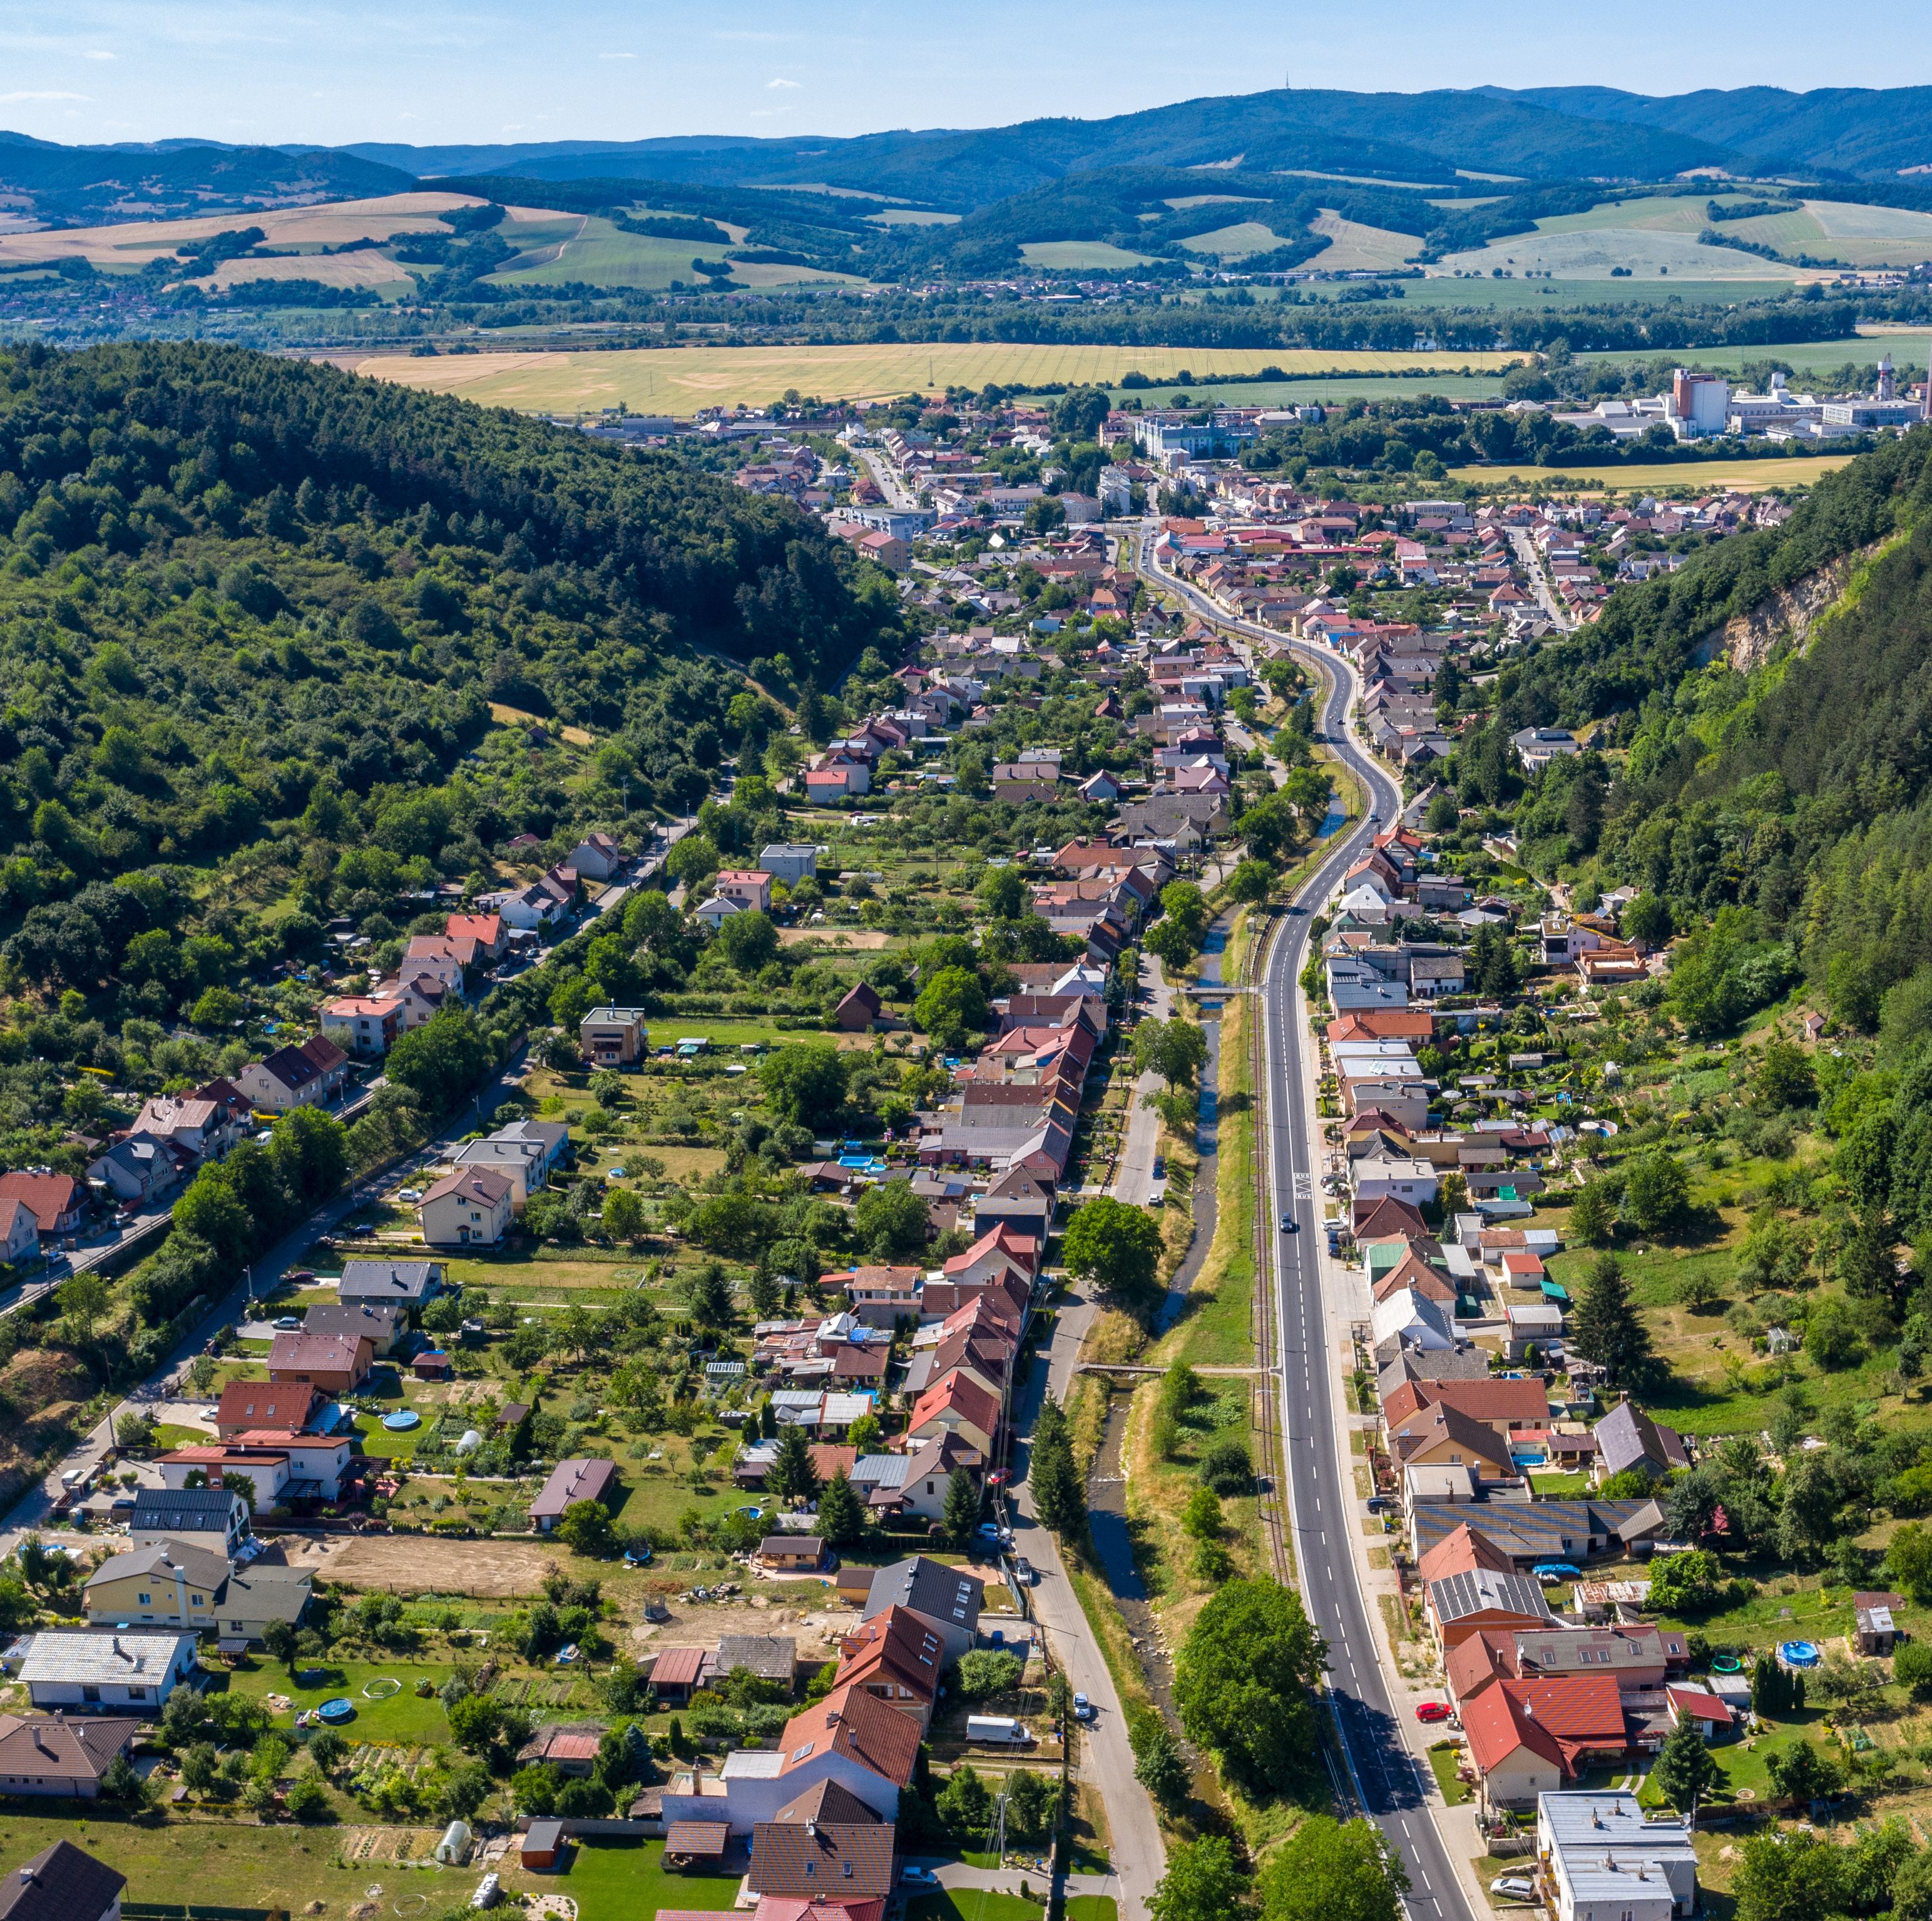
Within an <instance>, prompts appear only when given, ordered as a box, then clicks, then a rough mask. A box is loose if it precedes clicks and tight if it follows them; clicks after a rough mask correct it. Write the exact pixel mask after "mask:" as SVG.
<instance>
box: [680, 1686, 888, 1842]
mask: <svg viewBox="0 0 1932 1921" xmlns="http://www.w3.org/2000/svg"><path fill="white" fill-rule="evenodd" d="M918 1755H919V1729H918V1728H916V1726H915V1725H913V1722H912V1720H911V1719H910V1716H906V1715H904V1714H901V1713H898V1711H897V1710H895V1709H893V1708H892V1707H889V1706H887V1705H886V1703H884V1702H883V1701H877V1700H874V1698H873V1697H872V1696H871V1695H868V1694H867V1693H866V1692H864V1691H863V1690H862V1689H859V1688H856V1687H843V1688H835V1689H834V1690H833V1691H832V1692H831V1693H830V1694H829V1695H826V1697H825V1698H824V1699H823V1701H817V1702H815V1703H814V1704H812V1705H811V1707H807V1708H805V1709H803V1710H802V1711H801V1712H800V1713H798V1714H796V1715H794V1716H793V1718H792V1719H791V1720H790V1721H789V1722H787V1724H786V1725H785V1728H784V1732H783V1733H782V1734H781V1735H780V1736H779V1737H778V1745H777V1747H776V1748H775V1749H752V1748H738V1749H733V1751H732V1752H731V1753H730V1754H729V1755H727V1756H726V1757H725V1761H724V1768H723V1770H721V1773H718V1774H716V1775H707V1776H693V1775H690V1774H679V1775H674V1776H673V1777H672V1778H671V1779H670V1782H667V1784H666V1786H665V1788H664V1800H663V1812H664V1820H665V1821H666V1822H667V1823H670V1822H672V1821H711V1822H716V1821H723V1822H724V1823H725V1824H727V1826H728V1827H729V1829H730V1832H731V1833H733V1834H739V1835H754V1834H755V1833H756V1832H757V1828H758V1826H759V1824H760V1823H762V1822H767V1821H774V1820H775V1819H776V1818H777V1816H778V1812H779V1811H780V1810H781V1809H784V1808H786V1807H788V1806H791V1805H792V1804H793V1803H795V1802H796V1801H797V1800H799V1799H800V1797H802V1796H803V1795H805V1794H808V1793H809V1792H810V1791H811V1790H813V1789H814V1788H817V1786H818V1785H819V1784H820V1782H835V1783H836V1784H837V1785H838V1786H839V1787H841V1788H843V1789H844V1791H846V1792H847V1794H850V1795H852V1796H853V1797H854V1798H855V1799H856V1800H859V1801H860V1802H862V1803H864V1805H865V1806H867V1807H868V1808H870V1809H871V1810H872V1812H874V1814H876V1815H878V1816H879V1817H880V1818H881V1819H882V1820H885V1821H892V1820H894V1819H895V1818H896V1817H897V1815H898V1804H899V1794H900V1791H901V1789H903V1788H905V1787H906V1786H907V1785H909V1784H910V1782H911V1780H912V1776H913V1767H914V1766H915V1764H916V1761H917V1759H918Z"/></svg>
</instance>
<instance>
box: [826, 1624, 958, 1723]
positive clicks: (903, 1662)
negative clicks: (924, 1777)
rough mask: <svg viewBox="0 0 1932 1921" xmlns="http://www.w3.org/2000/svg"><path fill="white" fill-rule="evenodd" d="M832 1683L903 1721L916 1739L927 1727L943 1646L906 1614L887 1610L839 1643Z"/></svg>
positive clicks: (941, 1662)
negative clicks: (861, 1694) (854, 1690)
mask: <svg viewBox="0 0 1932 1921" xmlns="http://www.w3.org/2000/svg"><path fill="white" fill-rule="evenodd" d="M839 1650H840V1659H839V1663H838V1682H839V1685H840V1686H841V1687H842V1686H850V1687H856V1688H860V1689H863V1690H864V1692H865V1693H867V1694H868V1695H871V1696H873V1697H874V1699H876V1700H879V1701H883V1702H885V1703H886V1705H887V1706H888V1707H894V1708H896V1709H897V1710H898V1711H899V1713H901V1714H904V1715H907V1716H910V1718H911V1719H913V1721H914V1722H916V1723H917V1724H918V1726H919V1731H920V1733H921V1734H923V1733H924V1732H925V1731H926V1728H927V1727H928V1726H929V1725H930V1723H931V1722H932V1707H933V1703H934V1702H935V1701H937V1700H938V1697H939V1683H940V1676H941V1672H942V1671H943V1670H944V1666H945V1659H946V1647H945V1644H944V1642H943V1641H941V1638H939V1636H938V1635H937V1634H936V1633H935V1632H934V1631H933V1629H932V1628H930V1627H929V1626H927V1625H926V1623H925V1622H924V1621H922V1620H920V1619H919V1617H918V1616H917V1615H916V1614H913V1612H912V1611H910V1609H909V1608H899V1607H889V1608H886V1611H885V1612H884V1613H883V1614H874V1616H873V1617H871V1620H868V1621H866V1622H865V1623H863V1624H862V1625H861V1626H859V1629H857V1630H856V1632H853V1633H852V1634H849V1635H846V1636H845V1637H844V1639H843V1640H842V1641H841V1642H840V1643H839Z"/></svg>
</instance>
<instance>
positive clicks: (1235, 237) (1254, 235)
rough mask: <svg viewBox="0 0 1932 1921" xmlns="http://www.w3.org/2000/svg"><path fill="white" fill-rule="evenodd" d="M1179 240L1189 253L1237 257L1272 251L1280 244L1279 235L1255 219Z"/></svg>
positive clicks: (1233, 258) (1227, 257)
mask: <svg viewBox="0 0 1932 1921" xmlns="http://www.w3.org/2000/svg"><path fill="white" fill-rule="evenodd" d="M1181 244H1182V245H1183V246H1184V247H1186V248H1187V251H1188V252H1189V253H1214V254H1218V255H1219V256H1220V258H1221V259H1223V260H1240V259H1245V258H1246V257H1247V256H1248V255H1249V254H1250V253H1273V252H1274V250H1275V249H1276V248H1277V247H1279V246H1280V244H1281V235H1280V234H1278V233H1277V232H1275V231H1274V229H1273V228H1272V227H1268V226H1263V225H1262V223H1261V222H1260V221H1259V220H1238V221H1236V222H1235V224H1234V225H1233V226H1217V227H1215V228H1214V229H1211V231H1209V232H1206V233H1197V234H1196V235H1194V237H1193V238H1192V239H1191V240H1186V241H1182V242H1181Z"/></svg>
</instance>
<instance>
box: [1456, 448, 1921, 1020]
mask: <svg viewBox="0 0 1932 1921" xmlns="http://www.w3.org/2000/svg"><path fill="white" fill-rule="evenodd" d="M1833 562H1838V563H1839V564H1840V566H1841V571H1842V573H1843V580H1844V584H1843V587H1842V589H1841V590H1838V591H1837V592H1835V593H1833V594H1832V595H1830V596H1829V599H1828V604H1827V605H1826V610H1825V611H1824V612H1823V613H1822V615H1821V616H1820V617H1819V618H1818V619H1816V620H1815V621H1814V622H1813V623H1812V625H1811V628H1810V631H1809V634H1808V639H1807V640H1806V642H1805V643H1804V644H1803V645H1802V646H1800V645H1798V644H1796V643H1794V642H1793V641H1792V640H1790V638H1789V637H1787V638H1785V639H1784V640H1780V641H1778V642H1777V643H1775V644H1774V645H1773V646H1772V650H1771V652H1770V655H1769V658H1768V659H1766V660H1765V661H1763V662H1762V664H1759V665H1757V666H1756V667H1754V668H1753V669H1752V670H1751V671H1750V672H1748V673H1745V672H1740V671H1739V670H1737V669H1736V667H1733V666H1732V665H1731V664H1730V661H1729V660H1728V658H1727V656H1726V654H1725V652H1724V648H1723V646H1722V644H1721V637H1722V629H1723V627H1724V623H1725V622H1727V621H1729V620H1730V619H1733V618H1734V617H1736V616H1749V615H1751V614H1752V613H1754V610H1755V611H1757V612H1758V613H1760V614H1762V613H1763V612H1764V610H1766V608H1767V607H1768V606H1769V607H1772V608H1774V609H1775V607H1777V605H1778V602H1777V601H1776V600H1775V597H1776V596H1778V595H1782V594H1784V593H1786V592H1787V591H1788V590H1790V589H1794V588H1802V586H1804V585H1805V583H1811V584H1812V585H1813V586H1814V587H1817V586H1820V585H1823V584H1827V583H1829V580H1831V578H1832V577H1827V582H1826V583H1820V581H1819V580H1818V574H1819V570H1820V569H1821V568H1825V567H1826V566H1828V565H1831V564H1832V563H1833ZM1706 662H1708V664H1704V663H1706ZM1559 718H1561V719H1562V720H1563V721H1567V722H1569V723H1571V724H1583V723H1584V722H1586V721H1592V720H1597V721H1602V722H1604V725H1602V726H1601V727H1600V729H1599V730H1598V733H1597V734H1596V736H1595V741H1596V742H1597V744H1600V745H1604V746H1605V747H1607V748H1611V749H1613V751H1611V752H1610V753H1608V754H1605V755H1604V756H1603V757H1601V758H1600V757H1598V756H1595V755H1589V756H1586V757H1585V758H1584V759H1583V760H1582V761H1580V762H1573V763H1560V764H1559V767H1558V768H1557V769H1556V770H1553V776H1551V775H1546V776H1545V777H1544V779H1543V780H1542V781H1541V782H1540V783H1539V784H1538V787H1536V788H1535V790H1532V793H1531V794H1530V796H1529V797H1528V799H1527V802H1526V805H1525V806H1523V808H1520V810H1519V826H1520V830H1521V831H1522V832H1523V835H1524V836H1525V838H1526V843H1527V844H1528V847H1529V850H1530V855H1531V858H1532V859H1534V860H1535V862H1536V863H1537V864H1538V865H1539V866H1541V867H1546V868H1547V867H1553V866H1554V865H1556V864H1558V863H1559V862H1569V863H1571V864H1573V865H1575V866H1576V867H1577V868H1579V869H1580V871H1582V872H1583V873H1584V874H1589V875H1596V876H1599V877H1601V880H1602V882H1603V884H1604V886H1608V885H1609V884H1610V882H1611V881H1612V880H1622V881H1625V882H1628V883H1631V884H1632V885H1634V886H1638V887H1640V888H1642V889H1645V890H1646V892H1649V893H1650V894H1652V895H1655V896H1658V897H1661V898H1662V899H1663V900H1664V901H1666V902H1667V903H1668V904H1669V906H1670V910H1671V914H1672V917H1673V919H1674V921H1675V923H1676V925H1677V926H1678V927H1679V928H1697V927H1700V926H1706V927H1708V926H1709V925H1710V924H1711V923H1712V919H1713V917H1714V916H1716V917H1717V919H1718V931H1719V936H1720V937H1719V939H1718V940H1717V941H1716V942H1715V943H1711V942H1710V941H1709V940H1708V939H1707V940H1706V943H1705V944H1706V945H1710V946H1713V948H1714V952H1715V949H1720V948H1721V949H1723V950H1724V956H1725V957H1727V958H1725V959H1724V964H1722V965H1721V966H1718V968H1717V969H1716V970H1715V972H1714V973H1713V975H1712V980H1713V981H1714V982H1715V984H1716V986H1717V987H1718V988H1719V989H1720V990H1721V992H1720V993H1719V996H1718V997H1719V999H1721V1001H1722V1002H1723V1003H1724V1004H1723V1005H1721V1006H1718V1005H1715V1004H1714V1005H1713V1006H1712V1008H1709V1009H1706V1010H1704V1013H1705V1015H1706V1017H1704V1018H1703V1019H1701V1020H1700V1022H1699V1023H1698V1024H1701V1025H1703V1026H1707V1027H1721V1026H1724V1025H1725V1024H1727V1017H1737V1016H1739V1015H1741V1014H1743V1013H1746V1012H1748V1011H1750V1006H1751V1004H1753V1003H1754V1002H1755V1003H1757V1004H1762V1002H1763V1001H1764V1000H1766V999H1772V998H1775V997H1776V995H1777V993H1779V992H1781V991H1782V990H1783V987H1784V986H1785V985H1788V984H1790V982H1791V981H1793V980H1795V979H1796V978H1799V976H1800V975H1802V976H1803V977H1805V978H1807V979H1808V981H1810V982H1811V984H1812V986H1813V987H1814V990H1817V992H1818V993H1820V994H1821V995H1823V996H1827V997H1828V998H1829V1002H1830V1003H1831V1005H1832V1008H1833V1010H1834V1011H1835V1012H1837V1013H1838V1014H1839V1015H1840V1016H1841V1018H1843V1019H1845V1020H1847V1021H1848V1022H1849V1023H1850V1024H1852V1025H1854V1026H1860V1027H1864V1028H1867V1029H1869V1028H1870V1027H1871V1026H1873V1025H1874V1024H1875V1023H1876V1022H1877V1021H1878V1020H1879V1017H1880V1012H1881V1008H1882V1005H1883V1003H1884V997H1885V995H1886V994H1887V993H1888V990H1891V989H1893V988H1894V987H1897V986H1899V984H1901V983H1904V982H1907V981H1910V980H1911V979H1912V977H1913V976H1914V975H1915V974H1918V975H1919V976H1920V979H1921V981H1923V982H1924V984H1925V987H1926V993H1924V994H1923V995H1920V994H1919V993H1918V988H1917V987H1914V988H1913V989H1912V993H1913V995H1914V996H1917V997H1918V998H1921V999H1925V1001H1926V1008H1927V1014H1928V1015H1932V971H1927V972H1921V970H1932V429H1923V428H1921V429H1920V430H1917V431H1915V432H1914V433H1912V434H1910V435H1909V436H1906V437H1905V438H1903V439H1900V440H1894V441H1891V442H1887V443H1886V444H1885V445H1883V446H1882V447H1881V448H1879V449H1878V450H1877V451H1875V452H1873V453H1872V454H1867V455H1865V456H1864V457H1862V458H1861V459H1859V460H1856V461H1855V462H1853V463H1851V464H1850V465H1849V466H1847V467H1846V468H1845V469H1843V470H1842V471H1841V472H1839V473H1838V474H1837V475H1834V476H1833V477H1832V478H1829V479H1828V480H1826V481H1823V483H1821V484H1820V486H1819V487H1817V490H1815V492H1814V493H1813V495H1812V496H1811V498H1810V499H1808V501H1807V502H1805V504H1804V505H1802V506H1801V507H1800V508H1799V511H1797V512H1796V514H1794V515H1793V517H1792V519H1791V520H1790V521H1789V522H1788V523H1787V524H1786V526H1784V527H1783V528H1781V529H1776V530H1775V531H1769V532H1758V533H1754V534H1750V535H1742V536H1736V537H1733V538H1731V539H1730V540H1727V541H1724V542H1723V543H1721V544H1720V545H1718V547H1715V548H1712V549H1711V550H1709V552H1708V553H1706V554H1705V555H1703V556H1700V558H1698V559H1697V560H1695V561H1694V562H1693V563H1692V564H1691V565H1689V566H1687V567H1686V568H1685V569H1684V570H1683V571H1682V572H1681V573H1679V574H1676V575H1675V576H1673V577H1668V578H1666V579H1661V580H1656V581H1654V582H1652V583H1646V585H1645V586H1642V587H1640V588H1637V589H1619V592H1617V593H1616V595H1614V596H1613V598H1612V599H1611V601H1610V604H1609V606H1608V607H1607V610H1606V612H1605V613H1604V617H1603V618H1602V619H1601V620H1600V621H1599V622H1597V623H1596V624H1595V625H1594V626H1592V627H1591V628H1589V629H1587V630H1586V631H1585V633H1584V634H1583V635H1581V636H1580V637H1577V639H1575V640H1571V641H1569V642H1566V643H1563V644H1562V645H1560V646H1556V647H1553V648H1550V649H1546V650H1544V652H1542V653H1541V654H1540V655H1538V656H1537V657H1536V658H1535V659H1533V660H1532V661H1528V662H1526V663H1525V664H1523V665H1522V666H1521V667H1513V668H1511V669H1509V670H1506V671H1505V674H1504V675H1503V676H1502V678H1501V679H1500V680H1499V718H1498V721H1497V723H1496V725H1497V727H1498V728H1499V729H1501V728H1507V727H1517V726H1522V725H1524V724H1529V723H1530V722H1532V721H1535V722H1543V721H1552V720H1556V719H1559ZM1614 750H1622V751H1614ZM1463 758H1464V759H1465V760H1466V761H1467V762H1468V763H1469V768H1468V770H1467V771H1468V775H1469V776H1471V777H1472V776H1473V775H1474V774H1475V768H1476V766H1477V763H1478V758H1479V756H1478V754H1475V753H1472V751H1471V750H1470V749H1469V748H1466V749H1465V750H1464V751H1463ZM1491 758H1492V760H1493V754H1492V755H1491ZM1606 783H1607V784H1606ZM1727 908H1730V909H1733V910H1740V911H1737V912H1734V913H1731V914H1729V915H1725V914H1724V913H1722V911H1721V910H1724V909H1727ZM1731 961H1736V962H1737V964H1738V966H1739V968H1742V969H1743V972H1742V973H1740V974H1739V975H1737V978H1730V972H1731V970H1730V963H1731ZM1753 969H1755V972H1753ZM1747 976H1748V978H1747ZM1687 978H1688V975H1687ZM1700 978H1701V975H1700ZM1754 982H1755V984H1753V983H1754Z"/></svg>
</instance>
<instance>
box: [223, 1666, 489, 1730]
mask: <svg viewBox="0 0 1932 1921" xmlns="http://www.w3.org/2000/svg"><path fill="white" fill-rule="evenodd" d="M323 1665H324V1669H325V1671H326V1674H327V1675H328V1677H329V1678H328V1679H327V1680H325V1681H323V1682H322V1683H320V1684H319V1685H317V1686H314V1687H299V1686H296V1683H294V1682H293V1681H292V1680H290V1679H289V1673H288V1670H287V1668H284V1667H282V1666H281V1665H279V1664H278V1663H277V1662H271V1661H266V1660H263V1659H260V1658H258V1657H255V1656H251V1657H250V1662H249V1665H248V1666H246V1667H244V1668H237V1669H236V1671H234V1672H233V1674H223V1675H220V1676H217V1677H216V1680H215V1681H214V1687H215V1688H216V1689H220V1686H222V1683H223V1681H224V1680H225V1681H226V1684H227V1686H229V1689H232V1690H233V1692H235V1693H236V1694H240V1695H250V1696H251V1697H254V1698H260V1696H262V1695H266V1694H278V1695H287V1697H288V1698H290V1700H291V1701H293V1702H294V1703H295V1704H296V1707H298V1708H303V1707H320V1705H321V1704H323V1702H324V1701H332V1700H334V1699H335V1697H336V1696H337V1695H347V1696H348V1697H349V1698H350V1700H351V1701H354V1703H355V1704H356V1719H354V1720H353V1721H350V1722H344V1724H343V1725H342V1730H341V1731H342V1732H343V1734H344V1735H346V1736H347V1737H348V1738H349V1739H350V1740H352V1741H393V1742H397V1743H407V1744H410V1745H412V1746H413V1745H417V1744H420V1743H428V1742H437V1741H447V1740H449V1716H447V1715H446V1714H445V1713H444V1712H443V1703H442V1702H441V1701H439V1700H437V1698H436V1697H435V1696H434V1695H430V1696H429V1697H428V1698H427V1699H425V1698H422V1697H420V1696H419V1695H417V1693H416V1683H417V1682H418V1681H419V1680H428V1681H430V1682H431V1683H434V1685H435V1686H437V1687H440V1686H442V1685H443V1683H444V1682H445V1681H446V1680H449V1677H450V1675H451V1674H452V1673H453V1672H454V1668H452V1664H451V1663H450V1662H447V1661H417V1660H413V1659H408V1658H407V1657H401V1658H398V1659H395V1660H383V1661H338V1660H329V1659H325V1662H324V1664H323ZM298 1671H300V1670H298ZM384 1677H387V1678H389V1679H392V1680H398V1681H401V1683H402V1684H403V1685H402V1687H401V1690H400V1691H399V1692H398V1693H396V1694H394V1695H391V1696H390V1697H389V1699H388V1700H387V1701H371V1700H369V1699H368V1698H366V1697H365V1695H364V1694H363V1692H362V1690H363V1689H365V1687H367V1686H368V1684H369V1683H371V1681H374V1680H379V1679H381V1678H384ZM278 1725H282V1726H284V1727H292V1726H293V1716H290V1717H288V1718H287V1719H286V1720H285V1721H284V1722H281V1723H278Z"/></svg>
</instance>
